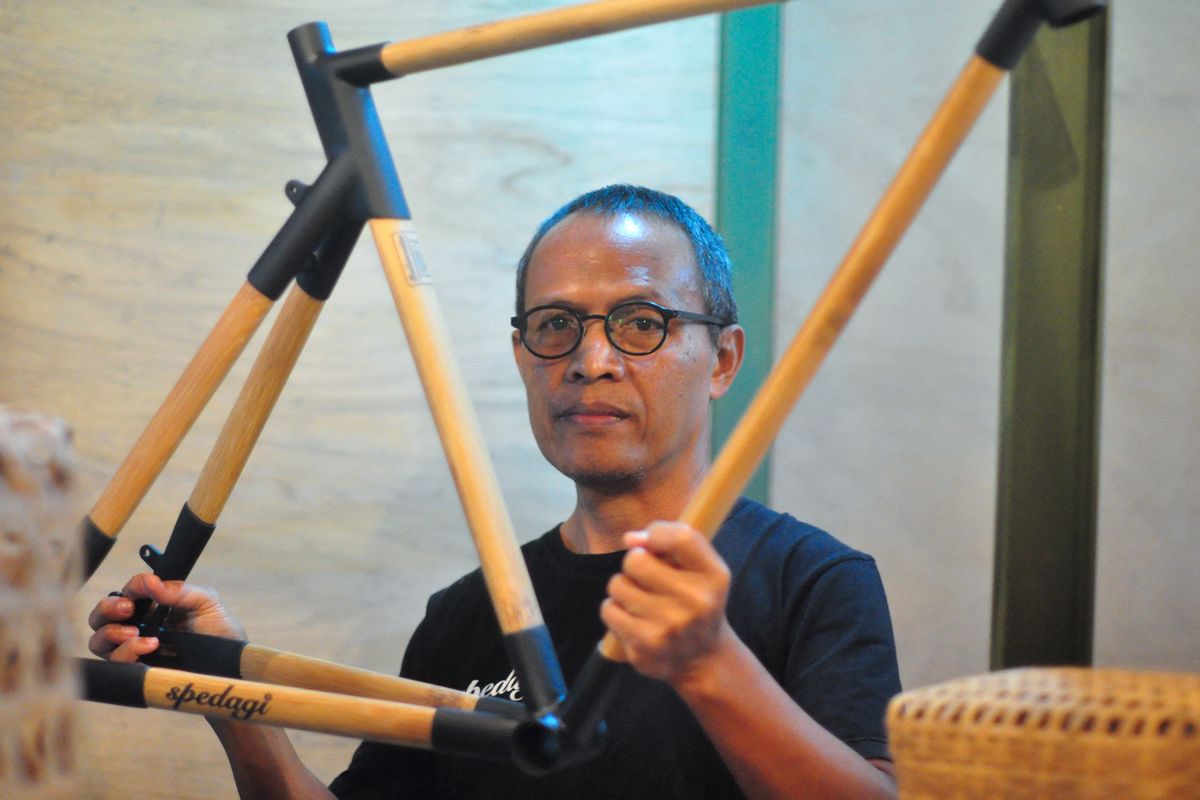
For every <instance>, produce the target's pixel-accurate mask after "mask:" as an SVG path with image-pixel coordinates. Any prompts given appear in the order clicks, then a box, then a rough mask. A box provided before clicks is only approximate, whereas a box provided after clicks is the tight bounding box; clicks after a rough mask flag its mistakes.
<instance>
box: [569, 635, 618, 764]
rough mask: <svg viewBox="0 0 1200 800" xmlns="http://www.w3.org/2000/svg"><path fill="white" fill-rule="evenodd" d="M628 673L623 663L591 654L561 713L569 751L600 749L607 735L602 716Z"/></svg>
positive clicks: (598, 653)
mask: <svg viewBox="0 0 1200 800" xmlns="http://www.w3.org/2000/svg"><path fill="white" fill-rule="evenodd" d="M630 669H631V668H630V666H629V665H628V664H626V663H624V662H622V661H611V660H609V659H607V658H605V657H604V655H603V654H601V652H600V649H599V648H597V649H596V650H594V651H592V654H591V656H589V657H588V660H587V661H585V662H584V664H583V669H581V670H580V671H579V675H578V676H577V677H576V678H575V685H574V686H572V687H571V693H570V695H569V696H568V697H567V701H566V702H565V703H564V704H563V707H562V709H561V711H560V717H561V719H562V726H563V738H564V740H565V741H566V743H567V745H566V746H567V747H568V748H569V749H570V750H572V751H577V752H585V751H590V750H597V749H599V748H600V747H601V746H602V745H603V742H604V736H605V734H606V732H607V731H606V728H605V724H604V715H605V714H606V713H608V707H609V706H610V705H611V704H612V700H613V698H614V697H615V696H616V694H617V690H618V689H619V688H620V686H621V682H622V681H623V680H624V679H625V676H626V675H628V674H629V670H630Z"/></svg>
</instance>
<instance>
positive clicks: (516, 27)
mask: <svg viewBox="0 0 1200 800" xmlns="http://www.w3.org/2000/svg"><path fill="white" fill-rule="evenodd" d="M768 2H780V0H598V2H592V3H581V4H579V5H574V6H567V7H565V8H558V9H551V10H549V11H542V12H538V13H535V14H526V15H524V16H520V17H513V18H510V19H505V20H499V21H497V22H488V23H484V24H482V25H474V26H471V27H469V28H460V29H459V30H454V31H447V32H445V33H439V34H434V35H432V36H422V37H420V38H417V39H409V40H407V41H403V42H394V43H392V44H389V45H387V46H385V47H384V48H383V52H382V59H383V66H384V68H385V69H386V70H387V71H388V72H390V73H392V74H393V75H395V76H397V77H399V76H401V75H409V74H412V73H414V72H423V71H425V70H431V69H437V68H438V67H447V66H451V65H454V64H464V63H466V62H469V61H478V60H480V59H484V58H491V57H493V56H499V55H505V54H507V53H515V52H518V51H521V50H531V49H533V48H536V47H544V46H546V45H551V44H559V43H561V42H570V41H574V40H576V39H585V38H588V37H590V36H599V35H600V34H604V33H613V32H616V31H622V30H626V29H629V28H636V27H640V26H643V25H653V24H655V23H658V22H668V21H670V20H674V19H683V18H685V17H695V16H700V15H702V14H711V13H714V12H718V11H732V10H735V9H739V8H749V7H751V6H758V5H764V4H766V3H768Z"/></svg>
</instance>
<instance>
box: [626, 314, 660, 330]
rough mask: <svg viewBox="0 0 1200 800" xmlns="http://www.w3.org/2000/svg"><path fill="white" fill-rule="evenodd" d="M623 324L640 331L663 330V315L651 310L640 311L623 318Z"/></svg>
mask: <svg viewBox="0 0 1200 800" xmlns="http://www.w3.org/2000/svg"><path fill="white" fill-rule="evenodd" d="M621 326H622V327H625V328H629V329H631V330H635V331H637V332H638V333H650V332H653V331H661V330H662V326H663V321H662V317H660V316H659V315H658V314H654V313H649V312H639V313H636V314H631V315H629V316H628V317H626V318H625V319H623V320H621Z"/></svg>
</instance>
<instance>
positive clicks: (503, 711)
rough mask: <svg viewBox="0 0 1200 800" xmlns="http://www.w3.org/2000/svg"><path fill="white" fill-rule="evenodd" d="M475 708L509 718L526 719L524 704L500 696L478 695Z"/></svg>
mask: <svg viewBox="0 0 1200 800" xmlns="http://www.w3.org/2000/svg"><path fill="white" fill-rule="evenodd" d="M475 710H476V711H482V712H483V713H485V714H495V715H496V716H498V717H507V718H509V719H517V720H524V719H527V715H526V713H525V706H523V705H521V704H520V703H514V702H513V701H512V700H505V699H504V698H502V697H480V698H479V700H478V701H477V702H476V703H475Z"/></svg>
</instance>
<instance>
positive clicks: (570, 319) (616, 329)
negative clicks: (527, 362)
mask: <svg viewBox="0 0 1200 800" xmlns="http://www.w3.org/2000/svg"><path fill="white" fill-rule="evenodd" d="M605 331H606V333H607V334H608V340H609V341H610V342H612V344H613V346H615V347H616V348H617V349H618V350H621V351H622V352H625V353H628V354H630V355H646V354H648V353H652V352H654V351H655V350H656V349H658V347H659V346H660V345H661V344H662V342H663V339H665V338H666V335H667V322H666V320H665V319H664V318H663V315H662V312H661V311H659V310H658V309H657V308H655V307H654V306H651V305H646V304H644V303H627V304H624V305H620V306H617V307H616V308H614V309H613V310H612V311H610V312H609V313H608V316H607V317H606V326H605ZM582 334H583V320H582V319H581V318H580V316H579V315H578V314H575V313H574V312H572V311H568V310H567V309H565V308H543V309H539V310H537V311H534V312H533V313H531V314H530V315H529V317H528V319H527V320H526V323H525V334H524V338H525V346H526V347H528V348H529V349H530V350H532V351H533V352H534V353H536V354H538V355H541V356H543V357H546V358H555V357H557V356H561V355H566V354H567V353H569V352H570V351H571V350H573V349H574V348H575V346H576V345H577V344H578V343H579V340H580V339H581V338H582Z"/></svg>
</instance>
